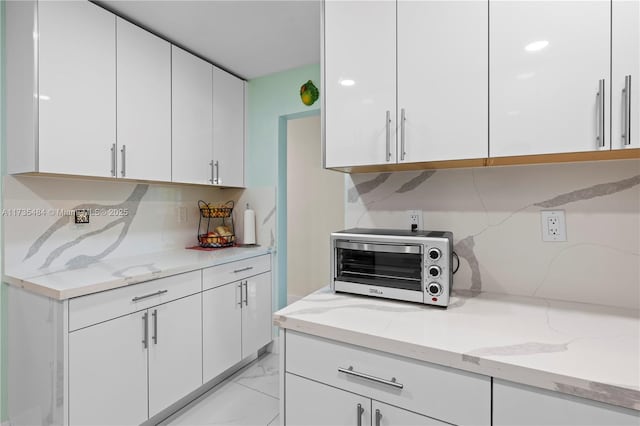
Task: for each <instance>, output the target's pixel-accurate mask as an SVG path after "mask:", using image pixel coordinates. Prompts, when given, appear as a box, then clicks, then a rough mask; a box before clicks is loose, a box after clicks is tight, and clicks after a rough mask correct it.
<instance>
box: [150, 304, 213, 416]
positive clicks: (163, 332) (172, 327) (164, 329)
mask: <svg viewBox="0 0 640 426" xmlns="http://www.w3.org/2000/svg"><path fill="white" fill-rule="evenodd" d="M201 301H202V299H201V295H200V294H194V295H192V296H189V297H185V298H183V299H178V300H176V301H173V302H169V303H166V304H164V305H160V306H157V307H154V308H153V309H149V310H148V311H147V312H148V315H149V338H148V341H149V343H148V346H149V417H152V416H155V415H156V414H158V413H159V412H160V411H162V410H164V409H165V408H167V407H168V406H169V405H171V404H173V403H174V402H176V401H177V400H179V399H180V398H182V397H183V396H186V395H187V394H188V393H190V392H192V391H194V390H196V389H197V388H198V387H200V385H202V316H201Z"/></svg>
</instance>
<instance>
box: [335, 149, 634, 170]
mask: <svg viewBox="0 0 640 426" xmlns="http://www.w3.org/2000/svg"><path fill="white" fill-rule="evenodd" d="M629 159H640V148H631V149H622V150H613V151H589V152H567V153H562V154H541V155H519V156H513V157H497V158H475V159H471V160H449V161H428V162H423V163H400V164H374V165H370V166H355V167H339V168H331V170H335V171H338V172H343V173H372V172H404V171H411V170H429V169H459V168H469V167H494V166H516V165H524V164H547V163H572V162H581V161H602V160H629Z"/></svg>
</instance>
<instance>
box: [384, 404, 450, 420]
mask: <svg viewBox="0 0 640 426" xmlns="http://www.w3.org/2000/svg"><path fill="white" fill-rule="evenodd" d="M371 416H372V423H373V424H374V425H375V426H396V425H397V426H400V425H403V426H410V425H425V426H445V425H448V424H449V423H444V422H441V421H438V420H436V419H432V418H431V417H427V416H422V415H420V414H416V413H413V412H411V411H407V410H403V409H402V408H398V407H394V406H392V405H387V404H383V403H382V402H378V401H371Z"/></svg>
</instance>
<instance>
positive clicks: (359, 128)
mask: <svg viewBox="0 0 640 426" xmlns="http://www.w3.org/2000/svg"><path fill="white" fill-rule="evenodd" d="M324 26H325V27H324V76H325V80H324V90H325V104H324V109H323V113H324V120H325V123H324V125H325V134H324V139H325V140H324V147H325V166H326V167H343V166H356V165H366V164H387V163H395V162H396V130H395V129H396V127H395V115H396V2H395V1H373V2H359V1H338V0H328V1H326V2H324ZM387 117H389V120H387Z"/></svg>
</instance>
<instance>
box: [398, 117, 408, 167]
mask: <svg viewBox="0 0 640 426" xmlns="http://www.w3.org/2000/svg"><path fill="white" fill-rule="evenodd" d="M406 121H407V117H406V115H405V113H404V108H402V109H401V110H400V161H404V157H405V155H407V153H406V152H405V149H404V146H405V145H404V126H405V122H406Z"/></svg>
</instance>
